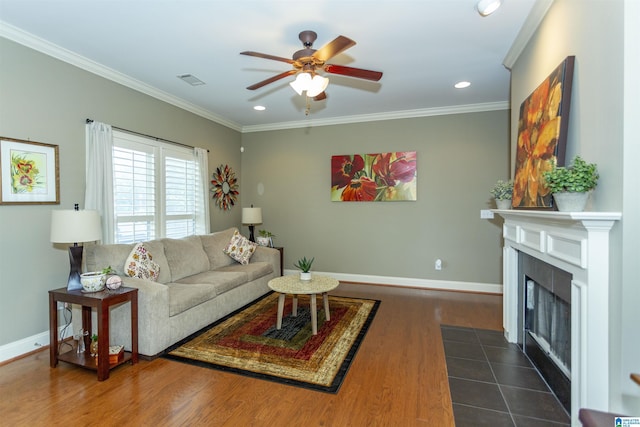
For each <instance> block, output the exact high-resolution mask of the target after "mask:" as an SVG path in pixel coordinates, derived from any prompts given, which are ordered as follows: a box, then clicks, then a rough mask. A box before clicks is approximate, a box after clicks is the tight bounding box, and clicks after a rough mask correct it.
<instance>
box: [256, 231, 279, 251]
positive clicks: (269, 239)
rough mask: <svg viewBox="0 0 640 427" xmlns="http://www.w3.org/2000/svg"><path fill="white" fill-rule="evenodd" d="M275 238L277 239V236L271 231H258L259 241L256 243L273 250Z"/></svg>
mask: <svg viewBox="0 0 640 427" xmlns="http://www.w3.org/2000/svg"><path fill="white" fill-rule="evenodd" d="M274 237H276V235H275V234H273V233H272V232H270V231H267V230H258V237H257V238H256V240H257V242H256V243H258V244H259V245H260V246H269V247H270V248H272V247H273V238H274Z"/></svg>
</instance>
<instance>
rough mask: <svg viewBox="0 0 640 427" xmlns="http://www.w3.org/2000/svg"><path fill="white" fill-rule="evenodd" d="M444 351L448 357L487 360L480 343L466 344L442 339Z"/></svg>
mask: <svg viewBox="0 0 640 427" xmlns="http://www.w3.org/2000/svg"><path fill="white" fill-rule="evenodd" d="M444 351H445V354H446V355H447V356H448V357H459V358H463V359H475V360H487V358H486V356H485V355H484V351H482V346H480V344H467V343H464V342H454V341H444Z"/></svg>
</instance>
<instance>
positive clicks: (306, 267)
mask: <svg viewBox="0 0 640 427" xmlns="http://www.w3.org/2000/svg"><path fill="white" fill-rule="evenodd" d="M314 259H315V258H311V259H307V257H302V258H300V259H299V260H298V262H297V263H295V264H294V267H296V268H299V269H300V270H301V271H300V280H311V264H313V260H314Z"/></svg>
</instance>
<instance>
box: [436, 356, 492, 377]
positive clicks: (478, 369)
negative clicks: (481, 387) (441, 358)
mask: <svg viewBox="0 0 640 427" xmlns="http://www.w3.org/2000/svg"><path fill="white" fill-rule="evenodd" d="M447 371H448V374H449V377H453V378H464V379H467V380H475V381H484V382H492V383H495V382H496V381H495V377H494V376H493V372H492V371H491V367H490V366H489V363H488V362H486V361H480V360H470V359H459V358H456V357H447Z"/></svg>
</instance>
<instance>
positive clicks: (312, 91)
mask: <svg viewBox="0 0 640 427" xmlns="http://www.w3.org/2000/svg"><path fill="white" fill-rule="evenodd" d="M328 85H329V79H328V78H326V77H322V76H318V75H315V76H314V77H313V79H311V84H310V85H309V87H308V88H307V96H308V97H311V98H313V97H315V96H318V95H320V94H321V93H322V92H324V90H325V89H326V88H327V86H328Z"/></svg>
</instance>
